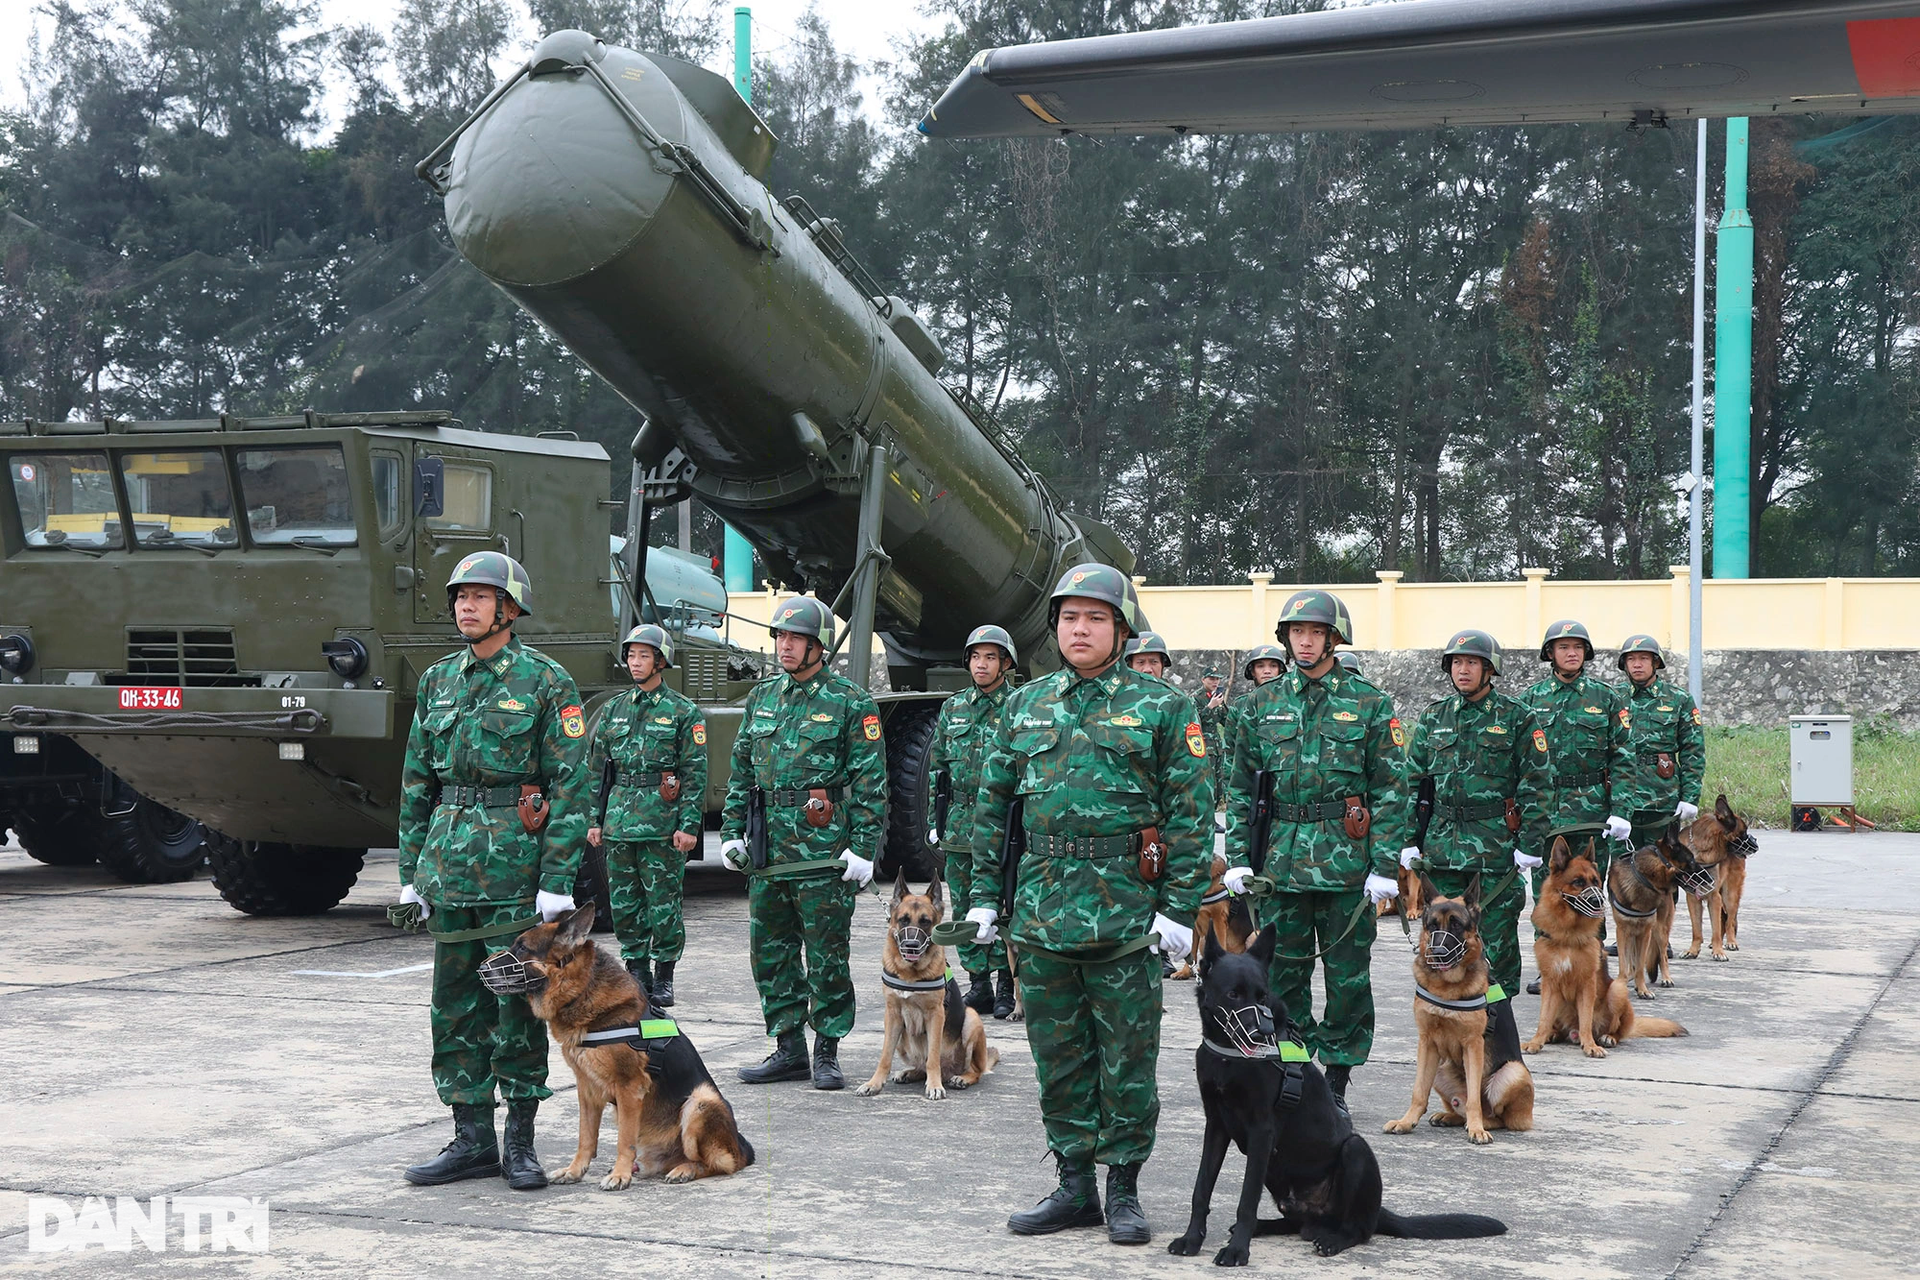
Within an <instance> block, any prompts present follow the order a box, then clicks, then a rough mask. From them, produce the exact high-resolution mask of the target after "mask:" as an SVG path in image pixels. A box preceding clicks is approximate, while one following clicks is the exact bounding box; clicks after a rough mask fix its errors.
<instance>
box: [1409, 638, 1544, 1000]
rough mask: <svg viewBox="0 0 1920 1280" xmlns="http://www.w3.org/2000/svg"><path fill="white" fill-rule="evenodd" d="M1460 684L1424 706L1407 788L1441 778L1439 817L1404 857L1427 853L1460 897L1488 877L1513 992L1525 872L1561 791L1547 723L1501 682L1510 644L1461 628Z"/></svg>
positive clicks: (1451, 673)
mask: <svg viewBox="0 0 1920 1280" xmlns="http://www.w3.org/2000/svg"><path fill="white" fill-rule="evenodd" d="M1440 669H1441V670H1442V671H1444V672H1446V673H1447V676H1448V679H1450V680H1451V681H1452V683H1453V687H1454V692H1453V693H1452V694H1451V695H1450V696H1448V697H1445V698H1441V699H1440V700H1439V701H1437V702H1435V703H1434V704H1433V705H1432V706H1430V707H1428V708H1427V709H1426V710H1425V711H1424V712H1422V713H1421V715H1420V720H1419V722H1418V723H1417V724H1415V725H1414V728H1413V740H1412V743H1411V744H1410V745H1409V747H1408V748H1407V763H1406V783H1405V791H1406V794H1407V795H1408V796H1417V795H1418V794H1419V791H1420V788H1421V786H1422V784H1423V783H1426V782H1427V781H1429V780H1431V782H1432V784H1433V818H1432V821H1431V823H1430V824H1429V825H1428V828H1427V837H1426V845H1425V848H1424V849H1417V848H1413V847H1411V846H1409V847H1407V848H1405V849H1403V850H1401V854H1400V863H1401V865H1402V866H1405V867H1411V866H1412V865H1413V864H1414V862H1415V860H1416V859H1421V860H1423V861H1424V869H1425V870H1426V873H1427V876H1428V878H1429V879H1431V880H1432V881H1433V884H1434V887H1435V888H1436V889H1438V890H1439V891H1440V892H1441V893H1443V894H1445V895H1447V896H1448V897H1455V898H1457V897H1459V896H1460V895H1461V894H1463V893H1465V892H1466V889H1467V885H1468V884H1469V883H1471V882H1472V880H1473V878H1474V877H1475V876H1478V877H1480V881H1481V884H1480V894H1481V908H1480V910H1481V919H1480V937H1481V940H1482V942H1483V943H1484V944H1485V948H1486V956H1487V968H1488V970H1489V971H1490V973H1491V976H1492V979H1493V981H1495V982H1497V983H1499V984H1500V985H1501V986H1502V987H1504V988H1506V990H1507V991H1508V992H1509V993H1511V992H1512V991H1514V990H1515V989H1517V988H1518V986H1519V983H1520V909H1521V908H1522V907H1524V906H1525V905H1526V897H1527V895H1526V888H1525V886H1524V885H1522V884H1521V883H1520V876H1519V872H1520V871H1521V870H1525V869H1529V868H1532V867H1536V866H1539V865H1540V861H1541V859H1540V857H1539V855H1538V854H1537V853H1534V852H1530V851H1532V850H1538V849H1542V848H1544V847H1545V845H1546V841H1547V832H1548V830H1549V824H1548V821H1547V814H1548V811H1549V806H1550V804H1551V802H1552V797H1553V783H1552V779H1553V770H1552V767H1551V760H1552V755H1551V752H1550V751H1549V749H1548V745H1547V733H1546V730H1544V729H1542V728H1541V727H1540V725H1539V722H1538V721H1537V720H1535V718H1534V714H1533V711H1532V709H1531V708H1529V707H1528V706H1527V705H1526V703H1524V702H1521V701H1520V700H1519V699H1518V698H1510V697H1508V696H1507V695H1506V694H1504V693H1501V692H1500V691H1499V690H1497V689H1495V688H1494V687H1493V680H1494V677H1495V676H1497V675H1499V674H1500V646H1499V644H1498V643H1497V642H1496V641H1495V640H1494V638H1493V637H1492V636H1490V635H1488V634H1487V633H1486V632H1484V631H1461V632H1458V633H1456V634H1455V636H1454V638H1453V642H1452V643H1451V644H1449V645H1448V646H1447V647H1446V649H1445V650H1444V651H1443V652H1442V653H1441V655H1440Z"/></svg>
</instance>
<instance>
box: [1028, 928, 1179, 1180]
mask: <svg viewBox="0 0 1920 1280" xmlns="http://www.w3.org/2000/svg"><path fill="white" fill-rule="evenodd" d="M1019 981H1020V998H1021V1001H1022V1002H1023V1003H1024V1004H1025V1005H1026V1012H1027V1044H1028V1045H1029V1047H1031V1048H1032V1050H1033V1074H1034V1076H1035V1077H1036V1078H1037V1079H1038V1080H1039V1083H1040V1119H1041V1122H1042V1123H1043V1124H1044V1125H1045V1126H1046V1130H1047V1147H1048V1149H1050V1150H1051V1151H1053V1152H1054V1153H1055V1154H1057V1155H1058V1156H1059V1157H1060V1158H1061V1159H1062V1160H1072V1161H1086V1160H1091V1161H1095V1162H1097V1163H1099V1164H1137V1163H1139V1162H1141V1161H1143V1160H1145V1159H1146V1158H1147V1157H1148V1156H1150V1155H1152V1154H1153V1134H1154V1128H1155V1126H1156V1125H1157V1124H1158V1122H1159V1119H1160V1087H1159V1080H1158V1077H1157V1076H1156V1075H1155V1071H1156V1069H1157V1066H1158V1063H1159V1059H1160V1008H1161V999H1160V955H1159V953H1158V952H1156V951H1136V952H1134V953H1133V954H1132V955H1129V956H1122V957H1120V958H1119V959H1118V960H1114V961H1110V962H1109V963H1107V964H1074V963H1073V962H1071V961H1068V960H1061V959H1057V958H1055V957H1053V956H1044V955H1040V954H1038V953H1036V952H1033V951H1022V952H1021V953H1020V978H1019Z"/></svg>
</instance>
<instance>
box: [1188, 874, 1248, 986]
mask: <svg viewBox="0 0 1920 1280" xmlns="http://www.w3.org/2000/svg"><path fill="white" fill-rule="evenodd" d="M1214 936H1218V937H1219V939H1220V945H1221V946H1223V947H1225V948H1226V949H1227V950H1229V951H1232V952H1236V953H1238V952H1241V951H1245V950H1246V949H1247V939H1248V938H1251V937H1252V936H1253V913H1252V912H1251V911H1249V910H1248V909H1247V900H1246V899H1245V898H1238V897H1232V896H1230V895H1229V894H1228V893H1227V860H1226V859H1225V858H1223V857H1221V856H1220V855H1219V854H1215V855H1214V856H1213V879H1212V880H1211V881H1210V882H1209V883H1208V885H1207V896H1206V897H1204V898H1202V899H1200V914H1199V915H1197V916H1195V917H1194V919H1193V947H1192V949H1191V950H1190V951H1188V953H1187V958H1186V959H1185V960H1183V961H1181V963H1180V967H1179V968H1178V969H1175V970H1174V971H1173V973H1172V975H1171V980H1172V981H1174V982H1185V981H1187V980H1188V979H1190V978H1192V977H1193V975H1194V972H1195V970H1194V957H1195V956H1197V955H1199V954H1200V953H1201V952H1202V951H1204V950H1206V946H1207V939H1208V938H1209V937H1214Z"/></svg>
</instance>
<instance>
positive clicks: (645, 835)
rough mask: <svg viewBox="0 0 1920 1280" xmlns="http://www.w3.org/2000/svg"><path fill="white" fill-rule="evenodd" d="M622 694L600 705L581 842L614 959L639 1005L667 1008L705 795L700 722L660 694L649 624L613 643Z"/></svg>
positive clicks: (668, 659)
mask: <svg viewBox="0 0 1920 1280" xmlns="http://www.w3.org/2000/svg"><path fill="white" fill-rule="evenodd" d="M620 663H621V665H622V666H624V667H625V668H626V669H627V674H628V675H630V676H632V677H633V682H634V685H635V686H636V687H635V688H634V690H633V691H632V692H631V693H627V694H622V695H620V696H618V697H615V698H613V699H611V700H609V701H608V703H607V704H606V706H605V707H603V708H602V709H601V711H600V720H599V723H598V724H597V725H596V726H595V727H594V733H593V750H592V752H591V754H590V755H589V756H588V758H587V777H588V778H589V779H590V780H592V781H593V783H594V784H595V785H597V786H598V787H599V788H600V790H599V799H600V803H599V804H598V805H597V806H596V812H597V815H598V816H597V820H596V821H595V823H594V825H593V826H592V827H591V828H589V829H588V831H587V840H588V841H589V842H590V843H592V844H595V845H599V844H602V843H603V841H604V845H605V848H606V855H607V895H608V897H609V899H610V900H611V902H612V904H613V931H614V935H615V936H616V937H618V938H619V939H620V958H621V959H622V960H624V961H625V962H626V965H627V972H629V973H631V974H632V975H633V976H634V977H636V978H638V979H639V980H640V986H641V987H642V988H643V989H644V990H645V991H646V993H647V998H648V999H650V1000H651V1001H653V1003H654V1004H656V1005H658V1006H660V1007H661V1008H662V1009H671V1008H672V1007H673V1003H674V1000H673V969H674V966H675V965H676V964H678V963H679V961H680V953H681V952H683V951H685V950H686V946H687V927H686V923H685V919H684V917H683V915H682V912H681V905H680V902H681V890H682V887H683V883H684V881H685V878H686V873H687V855H688V854H690V853H692V852H693V851H694V850H696V849H698V848H699V847H700V832H701V820H700V800H701V797H702V796H704V795H705V794H706V790H707V723H706V719H705V717H703V716H702V715H701V714H700V708H699V707H697V706H695V705H694V703H693V700H692V699H691V698H688V697H685V696H683V695H682V694H680V693H678V692H676V691H674V690H672V689H669V688H667V687H666V685H665V684H664V683H662V680H663V677H665V675H666V673H667V672H668V671H669V670H671V669H672V667H673V643H672V641H670V640H668V639H667V633H666V631H665V630H663V629H662V628H660V627H656V626H653V625H651V624H648V625H645V626H638V627H635V628H634V629H633V630H632V631H630V632H628V633H627V638H626V639H625V640H623V641H621V642H620Z"/></svg>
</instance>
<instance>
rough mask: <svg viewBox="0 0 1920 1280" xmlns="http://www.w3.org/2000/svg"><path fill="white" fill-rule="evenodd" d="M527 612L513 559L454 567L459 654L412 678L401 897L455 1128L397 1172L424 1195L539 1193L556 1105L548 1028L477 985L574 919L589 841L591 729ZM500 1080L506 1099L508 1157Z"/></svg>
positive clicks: (437, 1077) (450, 585)
mask: <svg viewBox="0 0 1920 1280" xmlns="http://www.w3.org/2000/svg"><path fill="white" fill-rule="evenodd" d="M531 604H532V584H531V583H529V582H528V580H527V571H526V570H525V569H523V568H521V567H520V565H519V563H518V562H517V561H515V560H512V559H510V558H509V557H507V556H504V555H502V554H500V553H499V552H497V551H481V552H476V553H475V554H473V555H470V556H468V557H467V558H466V559H464V560H462V561H461V562H460V563H459V565H458V566H457V567H456V568H455V569H454V572H453V576H452V577H451V578H449V579H448V580H447V608H448V611H449V612H450V613H452V614H453V618H454V623H455V625H456V626H457V627H458V628H459V630H460V635H461V638H462V639H464V640H466V642H467V646H468V647H467V648H465V649H463V650H461V651H460V652H458V653H456V654H454V655H453V656H451V657H448V658H443V659H441V660H440V661H439V662H436V663H434V664H433V666H431V667H429V668H427V671H426V674H425V675H423V676H421V677H420V686H419V690H418V693H417V697H418V702H417V703H416V705H415V708H414V715H413V728H412V729H411V731H410V732H409V733H408V735H407V754H406V763H405V764H404V765H403V766H402V769H401V775H400V779H401V788H400V883H401V884H402V885H403V886H404V887H403V888H402V889H401V891H400V901H401V902H402V903H411V904H414V906H415V907H416V908H417V910H418V913H419V918H420V919H422V920H423V921H425V922H426V923H427V927H428V928H429V929H430V930H432V931H433V932H434V934H435V935H436V939H435V946H434V949H433V1000H432V1005H431V1007H430V1010H429V1015H428V1016H429V1022H430V1025H431V1027H432V1030H433V1083H434V1087H435V1088H436V1089H438V1090H439V1092H440V1100H441V1101H442V1102H444V1103H446V1104H447V1105H448V1106H450V1107H452V1108H453V1117H454V1139H453V1141H452V1142H450V1143H448V1144H447V1146H446V1148H445V1149H444V1150H442V1151H441V1153H440V1154H439V1155H438V1156H437V1157H435V1158H434V1159H432V1160H429V1161H427V1162H425V1163H424V1164H417V1165H414V1166H412V1167H411V1168H409V1169H408V1170H407V1174H406V1176H407V1181H409V1182H412V1183H416V1184H419V1185H433V1184H438V1183H444V1182H457V1181H459V1180H461V1179H463V1178H477V1177H485V1176H491V1175H493V1174H498V1173H504V1174H505V1176H506V1178H507V1182H508V1184H509V1185H511V1186H513V1187H514V1188H516V1189H519V1190H527V1189H532V1188H537V1187H544V1186H546V1185H547V1175H546V1173H545V1171H544V1170H542V1169H541V1167H540V1161H539V1158H538V1157H537V1156H536V1155H535V1154H534V1150H533V1119H534V1113H535V1111H536V1110H538V1108H539V1105H540V1101H541V1099H543V1098H549V1097H552V1096H553V1093H552V1090H550V1089H548V1088H547V1034H546V1029H545V1028H544V1027H543V1026H542V1025H541V1023H540V1019H538V1018H536V1017H535V1016H534V1015H533V1011H532V1010H531V1009H530V1008H528V1007H527V1002H526V1000H525V999H523V998H522V997H520V996H495V995H494V994H493V993H492V992H491V991H488V990H487V989H486V987H485V986H483V985H482V984H481V981H480V977H479V974H478V969H479V966H480V964H481V962H482V961H483V960H485V959H486V957H487V955H488V954H489V953H490V952H493V951H496V950H498V949H500V947H502V946H503V945H505V943H506V940H507V938H508V937H509V936H510V935H512V934H514V933H518V932H520V931H521V930H523V929H526V928H528V927H529V926H530V925H531V924H533V923H535V922H536V921H538V920H543V919H544V920H551V919H553V918H554V917H555V916H557V915H559V914H560V913H561V912H563V911H571V910H572V909H573V897H572V892H573V880H574V876H575V874H576V872H577V871H578V870H579V865H580V847H581V846H580V842H581V839H582V838H583V837H584V836H585V835H586V825H587V824H586V815H585V813H584V811H583V804H582V801H583V799H584V792H585V785H584V784H585V778H586V773H585V768H584V765H585V755H586V753H585V751H584V750H583V747H584V746H585V743H583V742H582V741H581V739H582V738H583V737H584V736H585V735H586V717H585V713H584V712H583V711H582V710H581V707H580V694H579V691H578V690H577V689H576V688H575V687H574V683H573V677H572V676H570V675H568V674H567V671H566V668H565V667H562V666H561V665H560V664H559V663H557V662H555V661H554V660H553V659H552V658H549V657H547V656H546V655H545V654H543V653H541V652H540V651H539V650H537V649H534V648H532V647H530V646H528V645H524V644H522V643H521V642H520V641H519V640H518V639H516V638H515V637H514V635H513V631H512V626H513V621H514V619H515V618H517V617H519V616H521V615H522V614H530V613H532V612H533V610H532V607H531ZM529 787H531V788H536V789H537V795H535V796H533V797H528V796H527V793H526V788H529ZM542 805H544V808H543V807H542ZM542 818H544V825H542V822H541V819H542ZM529 826H532V827H535V828H537V831H529V830H528V827H529ZM496 1081H497V1082H498V1083H499V1086H500V1094H501V1096H502V1097H503V1098H504V1099H505V1100H506V1103H507V1141H506V1152H505V1159H504V1161H503V1160H502V1159H501V1154H500V1149H499V1145H498V1142H497V1140H496V1138H495V1136H494V1129H493V1092H494V1084H495V1082H496Z"/></svg>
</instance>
